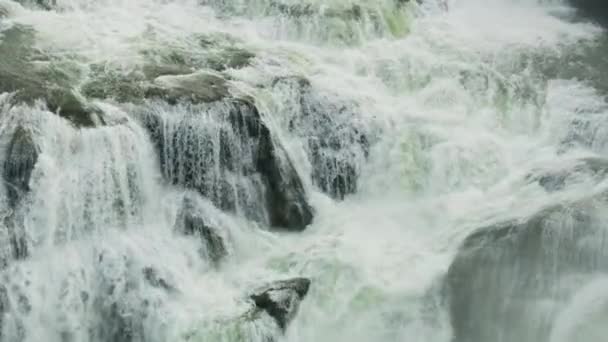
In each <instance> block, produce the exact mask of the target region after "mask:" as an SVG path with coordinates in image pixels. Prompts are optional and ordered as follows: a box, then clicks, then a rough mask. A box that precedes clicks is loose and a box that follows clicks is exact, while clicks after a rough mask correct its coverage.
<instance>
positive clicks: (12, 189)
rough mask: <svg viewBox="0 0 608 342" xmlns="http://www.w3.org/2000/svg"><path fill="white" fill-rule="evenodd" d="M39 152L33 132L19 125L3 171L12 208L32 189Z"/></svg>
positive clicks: (14, 133) (7, 152)
mask: <svg viewBox="0 0 608 342" xmlns="http://www.w3.org/2000/svg"><path fill="white" fill-rule="evenodd" d="M38 154H39V151H38V146H37V145H36V143H35V142H34V139H33V137H32V133H31V132H30V131H29V130H28V129H26V128H24V127H23V126H18V127H17V128H16V129H15V131H14V132H13V136H12V138H11V140H10V143H9V145H8V149H7V151H6V157H5V159H4V168H3V173H2V177H3V179H4V182H5V184H6V188H7V193H8V201H9V205H10V206H11V207H12V208H15V207H16V206H17V205H18V204H19V202H20V200H21V199H22V198H23V196H24V195H25V194H27V193H28V192H29V190H30V185H29V183H30V177H31V175H32V171H33V170H34V167H35V166H36V162H37V161H38Z"/></svg>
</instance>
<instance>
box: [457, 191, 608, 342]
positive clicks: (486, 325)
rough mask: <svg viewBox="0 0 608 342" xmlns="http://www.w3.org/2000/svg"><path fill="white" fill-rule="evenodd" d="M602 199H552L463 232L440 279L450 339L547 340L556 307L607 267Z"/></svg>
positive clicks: (601, 197) (603, 200)
mask: <svg viewBox="0 0 608 342" xmlns="http://www.w3.org/2000/svg"><path fill="white" fill-rule="evenodd" d="M606 203H607V202H606V197H605V196H604V195H602V196H597V197H594V198H590V199H584V200H580V201H578V202H575V203H570V204H562V205H556V206H553V207H550V208H547V209H545V210H542V211H541V212H539V213H537V214H535V215H533V216H532V217H529V218H525V219H522V220H517V221H512V222H506V223H503V224H498V225H494V226H491V227H487V228H482V229H479V230H477V231H476V232H474V233H473V234H471V235H470V236H469V237H467V238H466V240H465V241H464V243H463V244H462V247H461V248H460V250H459V252H458V254H457V256H456V258H455V259H454V261H453V263H452V265H451V266H450V268H449V271H448V275H447V277H446V283H445V285H446V288H445V290H446V295H447V298H448V302H449V309H450V314H451V321H452V327H453V331H454V341H456V342H460V341H495V340H496V337H497V336H500V341H518V340H519V341H548V338H549V336H548V332H550V330H551V322H553V319H554V314H555V312H556V311H557V310H558V308H559V307H560V305H564V304H565V303H566V302H567V301H568V300H569V298H570V296H572V294H573V291H575V290H576V289H577V288H578V286H580V285H581V283H583V282H585V281H588V280H589V279H590V278H591V277H593V276H594V275H595V274H597V272H598V271H602V272H605V271H608V258H607V257H608V250H607V249H606V248H605V246H604V243H603V242H602V241H605V239H606V231H605V229H604V228H603V227H604V224H603V223H602V222H605V219H603V217H604V216H605V212H606V210H605V209H606ZM549 304H550V305H549Z"/></svg>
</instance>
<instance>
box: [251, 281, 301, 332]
mask: <svg viewBox="0 0 608 342" xmlns="http://www.w3.org/2000/svg"><path fill="white" fill-rule="evenodd" d="M309 288H310V279H307V278H294V279H289V280H283V281H277V282H274V283H272V284H270V285H268V286H265V287H263V288H261V289H259V290H258V291H256V293H254V294H252V295H251V299H252V300H253V302H254V303H255V306H256V307H257V308H258V309H259V310H264V311H266V313H268V315H270V316H271V317H272V318H274V319H275V321H276V322H277V325H278V326H279V327H280V328H281V329H282V330H285V329H286V328H287V325H288V324H289V323H290V322H291V321H292V320H293V318H294V317H295V315H296V314H297V312H298V308H299V306H300V302H301V301H302V300H303V299H304V297H306V294H308V289H309Z"/></svg>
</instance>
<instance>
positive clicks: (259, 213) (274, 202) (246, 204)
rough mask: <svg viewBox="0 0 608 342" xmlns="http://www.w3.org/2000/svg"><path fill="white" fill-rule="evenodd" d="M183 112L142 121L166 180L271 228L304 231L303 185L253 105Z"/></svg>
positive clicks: (232, 103) (307, 213)
mask: <svg viewBox="0 0 608 342" xmlns="http://www.w3.org/2000/svg"><path fill="white" fill-rule="evenodd" d="M186 106H188V107H186V108H184V107H180V109H179V110H178V111H177V112H174V108H173V109H172V107H169V108H165V110H167V111H169V112H170V113H163V112H162V111H156V112H149V113H146V115H145V117H144V124H145V126H146V127H147V128H148V130H149V131H150V133H151V136H152V139H153V141H154V142H155V144H156V146H157V148H158V151H159V153H160V161H161V167H162V171H163V174H164V176H165V178H166V179H167V180H169V181H170V182H171V183H172V184H175V185H180V186H184V187H186V188H188V189H192V190H196V191H198V192H199V193H200V194H202V195H203V196H205V197H207V198H209V199H210V200H211V201H212V202H213V203H214V204H215V205H216V206H217V207H219V208H221V209H223V210H226V211H231V212H237V213H240V214H243V215H244V216H246V217H248V218H250V219H254V220H256V221H258V222H262V223H265V224H269V225H271V226H273V227H277V228H284V229H287V230H302V229H304V228H305V227H306V226H307V225H308V224H309V223H310V222H311V221H312V218H313V213H312V208H311V207H310V205H309V204H308V202H307V195H306V192H305V190H304V185H303V183H302V180H301V179H300V177H299V175H298V173H297V171H296V170H295V167H294V166H293V164H292V162H291V160H290V159H289V158H288V156H287V154H286V152H285V150H284V149H283V148H282V147H281V146H280V145H279V144H278V142H277V141H275V140H274V138H273V136H272V134H271V132H270V130H269V128H268V126H266V124H265V123H264V121H263V120H262V118H261V116H260V113H259V112H258V110H257V108H256V106H255V105H254V104H253V103H252V102H251V101H248V100H243V99H225V100H223V101H216V102H214V103H211V104H208V105H207V104H204V105H202V106H192V105H189V104H186ZM184 112H185V113H184Z"/></svg>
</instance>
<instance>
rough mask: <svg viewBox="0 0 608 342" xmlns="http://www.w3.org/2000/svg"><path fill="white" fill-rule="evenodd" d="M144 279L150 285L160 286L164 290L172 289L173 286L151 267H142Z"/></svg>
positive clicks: (173, 288)
mask: <svg viewBox="0 0 608 342" xmlns="http://www.w3.org/2000/svg"><path fill="white" fill-rule="evenodd" d="M143 274H144V279H146V281H147V282H148V284H150V286H152V287H156V288H161V289H163V290H166V291H174V290H175V286H173V285H171V284H170V283H169V282H168V281H167V280H166V279H165V278H163V277H161V276H160V275H159V274H158V271H157V270H156V269H155V268H153V267H145V268H144V269H143Z"/></svg>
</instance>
